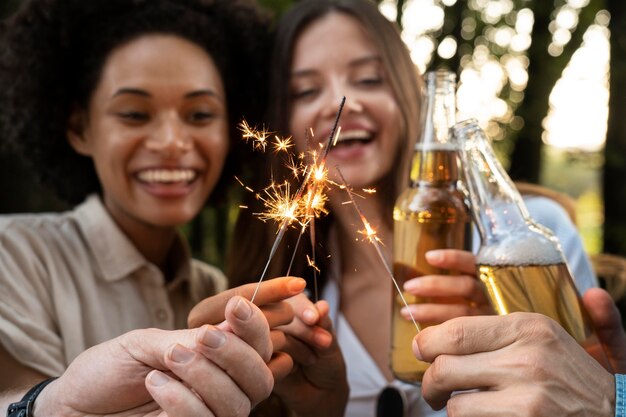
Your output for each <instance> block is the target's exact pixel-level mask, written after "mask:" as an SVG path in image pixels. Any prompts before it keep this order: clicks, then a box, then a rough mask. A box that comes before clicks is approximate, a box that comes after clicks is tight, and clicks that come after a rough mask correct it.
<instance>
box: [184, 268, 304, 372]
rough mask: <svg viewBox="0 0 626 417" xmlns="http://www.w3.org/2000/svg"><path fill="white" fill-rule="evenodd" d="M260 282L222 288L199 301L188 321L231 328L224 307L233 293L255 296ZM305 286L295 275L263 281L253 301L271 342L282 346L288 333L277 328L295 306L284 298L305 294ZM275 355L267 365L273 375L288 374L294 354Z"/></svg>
mask: <svg viewBox="0 0 626 417" xmlns="http://www.w3.org/2000/svg"><path fill="white" fill-rule="evenodd" d="M257 286H258V284H257V283H252V284H246V285H241V286H239V287H235V288H231V289H229V290H226V291H223V292H221V293H219V294H216V295H214V296H212V297H209V298H206V299H204V300H202V301H201V302H200V303H198V304H197V305H196V306H195V307H194V308H193V309H192V310H191V312H190V313H189V316H188V318H187V321H188V323H189V327H197V326H200V325H202V324H207V323H208V324H215V325H217V326H218V327H219V328H221V329H222V330H225V331H227V330H228V324H227V323H225V322H223V320H224V306H225V305H226V303H227V302H228V300H230V299H231V298H232V297H234V296H240V297H243V298H245V299H247V300H250V299H252V297H253V295H254V293H255V291H256V290H257ZM305 287H306V281H305V280H303V279H302V278H296V277H282V278H274V279H270V280H266V281H263V282H262V283H261V284H260V286H258V292H257V293H256V297H255V299H254V303H255V304H256V305H257V306H259V308H260V309H261V311H262V312H263V314H264V315H265V318H266V320H267V322H268V324H269V327H270V337H271V340H272V345H273V346H274V347H276V346H282V344H283V343H284V340H285V335H284V333H283V332H282V331H280V330H276V327H278V326H281V325H284V324H287V323H290V322H291V321H292V320H293V317H294V315H293V309H292V307H291V305H290V304H289V303H287V302H286V301H285V300H286V299H288V298H290V297H293V296H295V295H297V294H300V293H302V291H304V288H305ZM278 350H279V349H277V348H274V349H273V351H274V352H275V354H274V355H273V356H272V358H271V361H270V362H269V364H268V366H269V368H270V370H271V371H272V373H273V374H274V378H276V379H278V377H279V376H282V375H285V374H287V373H289V372H290V371H291V368H292V366H293V362H292V360H291V357H290V356H288V355H285V354H282V353H280V352H278Z"/></svg>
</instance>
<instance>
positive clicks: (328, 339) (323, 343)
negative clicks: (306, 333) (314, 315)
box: [313, 330, 333, 347]
mask: <svg viewBox="0 0 626 417" xmlns="http://www.w3.org/2000/svg"><path fill="white" fill-rule="evenodd" d="M313 338H314V339H315V343H317V345H318V346H320V347H328V346H330V344H331V343H332V341H333V337H332V336H331V335H330V334H329V333H327V332H325V331H321V330H320V331H317V332H315V335H314V336H313Z"/></svg>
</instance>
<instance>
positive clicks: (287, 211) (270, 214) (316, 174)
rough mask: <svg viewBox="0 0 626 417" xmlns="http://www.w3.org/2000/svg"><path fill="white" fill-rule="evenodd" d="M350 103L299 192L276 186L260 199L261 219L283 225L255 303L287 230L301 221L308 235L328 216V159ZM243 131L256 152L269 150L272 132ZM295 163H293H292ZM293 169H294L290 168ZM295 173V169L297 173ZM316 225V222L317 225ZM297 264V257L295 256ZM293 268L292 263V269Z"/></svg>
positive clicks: (278, 144)
mask: <svg viewBox="0 0 626 417" xmlns="http://www.w3.org/2000/svg"><path fill="white" fill-rule="evenodd" d="M345 102H346V98H345V97H343V98H342V100H341V103H340V105H339V110H338V111H337V116H336V118H335V123H334V124H333V128H332V130H331V132H330V135H329V137H328V141H327V143H326V146H325V148H324V152H323V156H322V157H321V159H320V160H319V164H317V153H314V154H313V163H312V164H311V166H309V167H306V168H305V169H304V179H303V181H302V184H301V185H300V188H299V189H298V191H297V192H296V193H295V194H294V195H293V196H291V195H290V193H289V191H290V190H289V186H288V182H285V183H284V184H283V185H281V186H276V185H275V184H274V183H272V184H271V185H270V186H269V187H267V188H266V189H265V190H264V193H265V196H259V198H261V199H262V200H263V202H264V203H265V207H266V208H267V211H266V212H264V213H255V214H257V215H258V216H259V218H260V219H261V220H275V221H278V222H280V226H279V228H278V232H277V234H276V238H275V239H274V243H273V244H272V248H271V249H270V254H269V257H268V259H267V262H266V263H265V267H264V268H263V272H262V273H261V277H260V278H259V281H258V284H257V286H256V289H255V290H254V294H253V295H252V298H251V300H250V301H251V302H254V299H255V297H256V295H257V293H258V291H259V287H260V286H261V282H263V279H264V278H265V274H266V273H267V270H268V268H269V265H270V263H271V261H272V259H273V258H274V255H275V254H276V250H277V249H278V245H279V244H280V242H281V241H282V239H283V237H284V235H285V231H286V230H287V227H288V226H289V225H291V224H292V223H294V222H299V223H300V225H301V227H302V229H301V230H302V231H301V234H302V233H304V230H305V228H306V227H307V225H310V224H312V223H313V222H314V219H315V217H316V216H319V215H321V213H326V210H325V208H324V203H325V201H326V196H325V194H324V191H325V188H326V185H325V181H326V177H327V175H326V158H327V157H328V153H329V152H330V148H331V147H332V146H333V145H334V143H335V142H336V139H337V134H338V130H337V128H338V124H339V117H340V116H341V112H342V110H343V106H344V104H345ZM240 128H241V130H242V132H243V137H244V139H246V140H253V143H254V147H255V149H262V150H265V147H266V146H267V138H268V137H269V133H268V132H266V131H265V130H262V131H260V132H258V131H256V129H253V128H251V127H250V126H249V125H248V124H247V123H246V122H245V121H244V122H242V123H241V124H240ZM276 139H277V142H276V145H275V149H276V150H277V152H278V151H280V150H286V149H288V147H289V146H286V145H285V144H284V143H283V142H281V140H280V138H278V137H276ZM292 163H293V161H292ZM288 167H289V168H290V169H291V166H288ZM293 171H294V170H292V172H293ZM305 190H307V193H306V196H305V198H304V199H303V195H304V191H305ZM313 224H314V223H313ZM310 230H311V243H312V247H313V255H312V259H309V265H311V266H312V267H313V271H314V282H315V297H316V299H317V267H316V266H315V232H314V226H312V227H311V228H310ZM299 242H300V237H298V242H297V244H296V247H295V249H294V256H295V251H296V250H297V249H298V247H297V246H298V243H299ZM307 258H308V257H307ZM292 261H293V256H292ZM289 269H291V264H290V266H289Z"/></svg>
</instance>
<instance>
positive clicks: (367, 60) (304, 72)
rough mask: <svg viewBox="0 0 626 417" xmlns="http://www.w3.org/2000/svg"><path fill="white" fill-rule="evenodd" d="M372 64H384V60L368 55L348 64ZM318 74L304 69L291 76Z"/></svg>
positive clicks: (312, 70)
mask: <svg viewBox="0 0 626 417" xmlns="http://www.w3.org/2000/svg"><path fill="white" fill-rule="evenodd" d="M370 62H382V58H381V57H380V56H378V55H368V56H365V57H363V58H357V59H355V60H354V61H350V62H349V63H348V66H349V67H359V66H361V65H366V64H369V63H370ZM316 73H317V71H316V70H314V69H303V70H297V71H293V72H292V73H291V76H292V77H307V76H312V75H315V74H316Z"/></svg>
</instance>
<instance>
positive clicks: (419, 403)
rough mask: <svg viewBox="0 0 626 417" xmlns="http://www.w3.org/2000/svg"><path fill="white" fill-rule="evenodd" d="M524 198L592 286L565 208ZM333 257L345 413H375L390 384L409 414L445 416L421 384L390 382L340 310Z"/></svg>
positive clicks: (327, 294)
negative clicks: (435, 408)
mask: <svg viewBox="0 0 626 417" xmlns="http://www.w3.org/2000/svg"><path fill="white" fill-rule="evenodd" d="M524 201H525V202H526V205H527V207H528V211H529V212H530V215H531V216H532V217H533V218H534V219H535V221H537V222H538V223H540V224H542V225H544V226H545V227H547V228H549V229H551V230H552V231H553V232H554V234H555V235H556V237H557V238H558V239H559V240H560V242H561V245H562V249H563V252H564V253H565V257H566V258H567V262H568V265H569V266H570V269H571V271H572V273H573V276H574V281H575V283H576V285H577V287H578V290H579V291H580V292H581V293H583V292H584V291H585V290H587V289H589V288H591V287H596V286H597V280H596V277H595V275H594V273H593V270H592V268H591V263H590V262H589V259H588V257H587V255H586V253H585V250H584V247H583V245H582V241H581V239H580V236H579V235H578V232H577V231H576V227H575V226H574V224H572V222H571V220H570V218H569V216H568V215H567V213H566V212H565V210H564V209H563V208H562V207H561V206H560V205H559V204H557V203H556V202H554V201H552V200H550V199H548V198H545V197H536V196H526V197H524ZM474 242H475V245H474V246H475V251H477V250H478V248H479V246H480V242H479V237H478V234H477V232H475V236H474ZM333 259H334V262H331V272H330V274H329V280H328V283H327V284H326V286H325V287H324V291H323V294H322V296H323V298H324V299H325V300H327V302H328V304H329V305H330V314H331V318H332V319H333V322H334V323H335V328H336V333H337V341H338V343H339V346H340V347H341V350H342V352H343V356H344V359H345V362H346V368H347V374H348V383H349V385H350V399H349V401H348V406H347V408H346V413H345V417H376V401H377V398H378V395H379V393H380V392H381V391H382V390H383V389H384V388H385V387H387V386H389V385H392V386H394V387H396V388H398V389H401V390H402V391H403V392H404V394H405V397H406V399H407V416H408V417H426V416H427V417H441V416H445V415H446V411H445V409H443V410H440V411H433V410H432V409H431V408H430V406H429V405H428V404H427V403H426V402H425V401H424V400H423V399H422V396H421V387H420V386H419V385H410V384H406V383H404V382H401V381H398V380H396V381H393V382H392V383H391V384H390V383H388V382H387V380H386V379H385V377H384V376H383V374H382V372H381V371H380V370H379V369H378V366H376V363H375V362H374V359H372V357H371V356H370V354H369V353H368V352H367V351H366V350H365V347H364V346H363V345H362V344H361V342H360V340H359V339H358V337H357V336H356V334H355V333H354V331H353V330H352V328H351V327H350V324H349V323H348V321H347V320H346V318H345V317H344V316H343V314H342V313H341V312H340V311H338V305H339V299H340V298H339V288H338V286H337V280H336V279H335V278H333V277H337V276H338V272H339V271H340V268H339V262H338V258H337V257H334V258H333Z"/></svg>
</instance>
